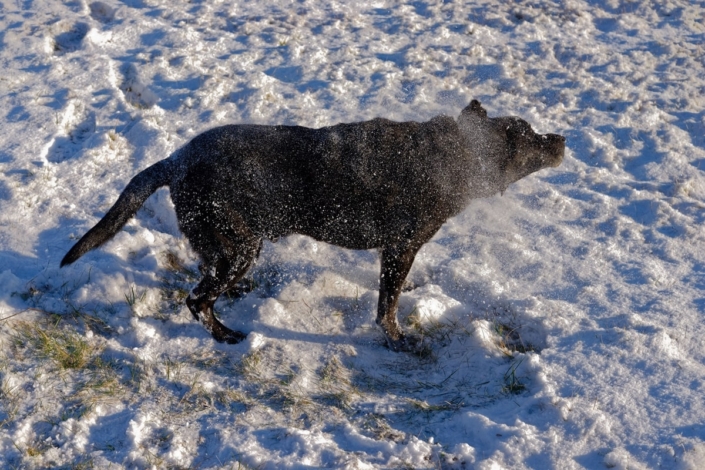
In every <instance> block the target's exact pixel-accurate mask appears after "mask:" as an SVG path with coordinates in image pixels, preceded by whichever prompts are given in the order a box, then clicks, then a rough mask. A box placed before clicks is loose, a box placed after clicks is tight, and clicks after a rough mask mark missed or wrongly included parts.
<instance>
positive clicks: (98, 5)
mask: <svg viewBox="0 0 705 470" xmlns="http://www.w3.org/2000/svg"><path fill="white" fill-rule="evenodd" d="M88 8H90V10H91V17H92V18H93V19H94V20H96V21H100V22H101V23H110V22H111V21H113V19H114V18H115V8H113V7H111V6H110V5H108V4H106V3H103V2H93V3H91V4H90V5H88Z"/></svg>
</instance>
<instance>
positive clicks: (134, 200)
mask: <svg viewBox="0 0 705 470" xmlns="http://www.w3.org/2000/svg"><path fill="white" fill-rule="evenodd" d="M172 162H173V161H172V160H171V159H169V158H167V159H165V160H162V161H160V162H157V163H155V164H154V165H152V166H150V167H149V168H147V169H145V170H144V171H141V172H140V173H138V174H137V175H136V176H135V177H134V178H132V180H131V181H130V183H129V184H128V185H127V187H126V188H125V190H124V191H123V192H122V194H120V197H119V198H118V200H117V202H116V203H115V204H114V205H113V207H111V208H110V210H109V211H108V213H107V214H105V216H104V217H103V218H102V219H100V221H99V222H98V223H97V224H96V225H95V227H93V228H92V229H90V230H89V231H88V233H86V234H85V235H84V236H83V237H81V239H80V240H79V241H78V243H76V244H75V245H74V246H73V248H71V249H70V250H69V252H68V253H66V256H64V259H62V260H61V267H64V266H66V265H67V264H71V263H73V262H74V261H76V260H77V259H78V258H80V257H81V256H83V255H84V254H86V253H87V252H89V251H90V250H92V249H94V248H97V247H99V246H100V245H102V244H103V243H105V242H107V241H108V240H110V239H111V238H113V237H114V236H115V234H116V233H118V232H119V231H120V229H121V228H122V226H123V225H125V224H126V223H127V221H128V220H130V218H132V216H133V215H135V213H136V212H137V210H138V209H139V208H140V207H141V206H142V204H144V201H146V200H147V198H148V197H149V196H150V195H151V194H152V193H153V192H154V191H156V190H157V189H159V188H160V187H162V186H165V185H167V184H168V183H169V181H170V180H171V176H172V166H173V165H172Z"/></svg>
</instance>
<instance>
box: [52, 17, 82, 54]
mask: <svg viewBox="0 0 705 470" xmlns="http://www.w3.org/2000/svg"><path fill="white" fill-rule="evenodd" d="M56 26H57V27H56V28H54V29H55V30H58V31H57V34H56V35H55V36H54V53H55V54H65V53H67V52H73V51H75V50H78V49H80V47H81V43H82V42H83V39H84V38H85V37H86V35H87V34H88V31H89V30H90V27H89V26H88V25H87V24H86V23H75V24H73V25H72V24H68V23H58V24H57V25H56Z"/></svg>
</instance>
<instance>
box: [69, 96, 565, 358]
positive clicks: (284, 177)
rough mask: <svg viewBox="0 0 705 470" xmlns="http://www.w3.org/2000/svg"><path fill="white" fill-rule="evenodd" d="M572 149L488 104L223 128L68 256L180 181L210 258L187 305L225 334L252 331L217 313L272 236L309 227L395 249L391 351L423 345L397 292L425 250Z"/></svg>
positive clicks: (388, 302) (386, 258)
mask: <svg viewBox="0 0 705 470" xmlns="http://www.w3.org/2000/svg"><path fill="white" fill-rule="evenodd" d="M564 150H565V138H564V137H562V136H560V135H556V134H546V135H538V134H536V133H534V131H533V130H532V129H531V126H530V125H529V124H527V123H526V121H524V120H522V119H519V118H516V117H498V118H488V117H487V112H486V111H485V110H484V109H483V108H482V106H481V105H480V103H479V102H478V101H472V102H471V103H470V105H469V106H467V107H466V108H465V109H463V111H462V113H461V114H460V116H459V117H458V119H457V120H455V119H453V118H451V117H448V116H437V117H435V118H433V119H431V120H430V121H428V122H422V123H418V122H393V121H389V120H386V119H373V120H371V121H366V122H359V123H353V124H338V125H337V126H332V127H324V128H321V129H309V128H305V127H297V126H255V125H233V126H223V127H218V128H216V129H212V130H210V131H207V132H204V133H203V134H201V135H199V136H197V137H196V138H194V139H193V140H192V141H191V142H189V143H188V144H186V145H185V146H184V147H182V148H181V149H179V150H178V151H176V152H175V153H174V154H173V155H172V156H171V157H169V158H167V159H165V160H162V161H160V162H158V163H156V164H155V165H152V166H151V167H149V168H147V169H146V170H144V171H142V172H141V173H139V174H138V175H137V176H135V177H134V178H133V179H132V181H130V183H129V184H128V185H127V188H125V190H124V191H123V193H122V194H121V195H120V198H119V199H118V201H117V202H116V203H115V205H114V206H113V207H112V208H111V209H110V210H109V211H108V213H107V214H106V215H105V217H103V219H101V220H100V222H98V224H97V225H96V226H95V227H93V228H92V229H91V230H90V231H89V232H88V233H87V234H86V235H84V236H83V238H81V240H79V241H78V243H76V245H75V246H74V247H73V248H71V250H70V251H69V252H68V253H67V254H66V256H65V257H64V259H63V260H62V261H61V265H62V266H64V265H66V264H69V263H73V262H74V261H76V260H77V259H78V258H79V257H80V256H82V255H83V254H84V253H86V252H87V251H89V250H92V249H93V248H96V247H98V246H100V245H101V244H103V243H105V242H106V241H108V240H109V239H110V238H112V237H113V236H114V235H115V234H116V233H117V232H118V231H119V230H120V229H121V227H122V226H123V225H124V224H125V223H126V222H127V221H128V220H129V219H130V218H131V217H132V216H133V215H134V214H135V213H136V212H137V210H138V209H139V208H140V206H141V205H142V203H143V202H144V201H145V200H146V199H147V197H149V195H150V194H152V193H153V192H154V191H156V190H157V188H159V187H161V186H165V185H168V186H169V188H170V191H171V197H172V200H173V201H174V205H175V207H176V215H177V217H178V220H179V225H180V228H181V230H182V231H183V233H184V234H185V235H186V237H187V238H188V240H189V241H190V242H191V246H192V247H193V249H194V250H195V251H196V252H197V253H198V254H199V255H200V257H201V259H202V262H203V266H204V269H203V270H202V271H203V274H204V277H203V279H202V280H201V282H200V283H199V284H198V285H197V286H196V287H195V288H194V289H193V291H191V294H190V295H189V297H188V299H187V300H186V305H187V306H188V308H189V309H190V311H191V313H192V314H193V316H194V317H195V318H196V319H198V320H200V321H201V322H202V323H203V325H204V326H205V327H206V329H208V331H209V332H210V333H211V334H212V335H213V338H215V339H216V340H217V341H224V342H228V343H237V342H239V341H241V340H242V339H244V338H245V335H244V334H243V333H240V332H238V331H233V330H231V329H229V328H227V327H225V326H224V325H223V324H222V323H220V322H219V321H218V320H217V319H216V318H215V316H214V315H213V304H214V303H215V301H216V299H217V298H218V296H219V295H220V294H222V293H223V292H225V291H227V290H229V289H232V288H234V287H236V285H237V283H238V281H239V280H240V279H242V277H243V276H244V275H245V273H246V272H247V270H248V269H249V267H250V266H251V265H252V263H253V262H254V261H255V259H256V258H257V256H258V254H259V250H260V248H261V246H262V240H263V239H264V238H267V239H270V240H276V239H277V238H279V237H282V236H285V235H289V234H292V233H300V234H304V235H308V236H310V237H313V238H315V239H316V240H320V241H324V242H327V243H332V244H334V245H339V246H342V247H345V248H352V249H358V250H365V249H371V248H377V249H378V250H379V251H380V252H381V258H382V259H381V264H382V272H381V275H380V286H379V305H378V311H377V324H378V325H380V326H381V327H382V330H383V331H384V334H385V335H386V338H387V343H388V344H389V347H390V348H391V349H393V350H395V351H408V350H415V349H416V348H418V347H419V345H420V341H419V339H418V338H413V337H410V336H408V335H404V333H403V332H402V330H401V328H400V327H399V324H398V322H397V303H398V300H399V295H400V292H401V289H402V284H403V283H404V280H405V278H406V275H407V274H408V273H409V270H410V269H411V265H412V263H413V262H414V257H415V255H416V253H417V252H418V250H419V249H420V248H421V246H422V245H423V244H424V243H426V242H427V241H429V240H430V239H431V237H433V235H434V234H435V233H436V231H437V230H438V229H439V228H440V227H441V225H442V224H443V223H444V222H445V221H446V220H447V219H448V218H450V217H452V216H453V215H455V214H457V213H459V212H460V211H462V210H463V209H464V208H465V207H466V206H467V205H468V203H469V202H470V201H471V200H472V199H474V198H479V197H486V196H490V195H493V194H495V193H497V192H498V191H504V190H505V189H506V188H507V186H509V185H510V184H511V183H513V182H515V181H517V180H519V179H521V178H523V177H524V176H527V175H529V174H530V173H533V172H534V171H537V170H540V169H542V168H546V167H555V166H558V165H559V164H560V163H561V161H562V159H563V153H564Z"/></svg>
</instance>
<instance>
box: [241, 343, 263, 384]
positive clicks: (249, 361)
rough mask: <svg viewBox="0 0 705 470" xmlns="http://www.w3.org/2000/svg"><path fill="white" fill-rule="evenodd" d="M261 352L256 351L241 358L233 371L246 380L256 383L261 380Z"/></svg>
mask: <svg viewBox="0 0 705 470" xmlns="http://www.w3.org/2000/svg"><path fill="white" fill-rule="evenodd" d="M261 363H262V352H261V351H260V350H259V349H258V350H256V351H253V352H251V353H250V354H246V355H244V356H242V359H240V362H239V363H238V364H237V365H236V366H235V370H236V371H237V372H238V373H240V374H241V375H242V376H243V377H245V378H246V379H248V380H254V381H257V380H258V379H260V378H261V375H262V371H261V370H260V365H261Z"/></svg>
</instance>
